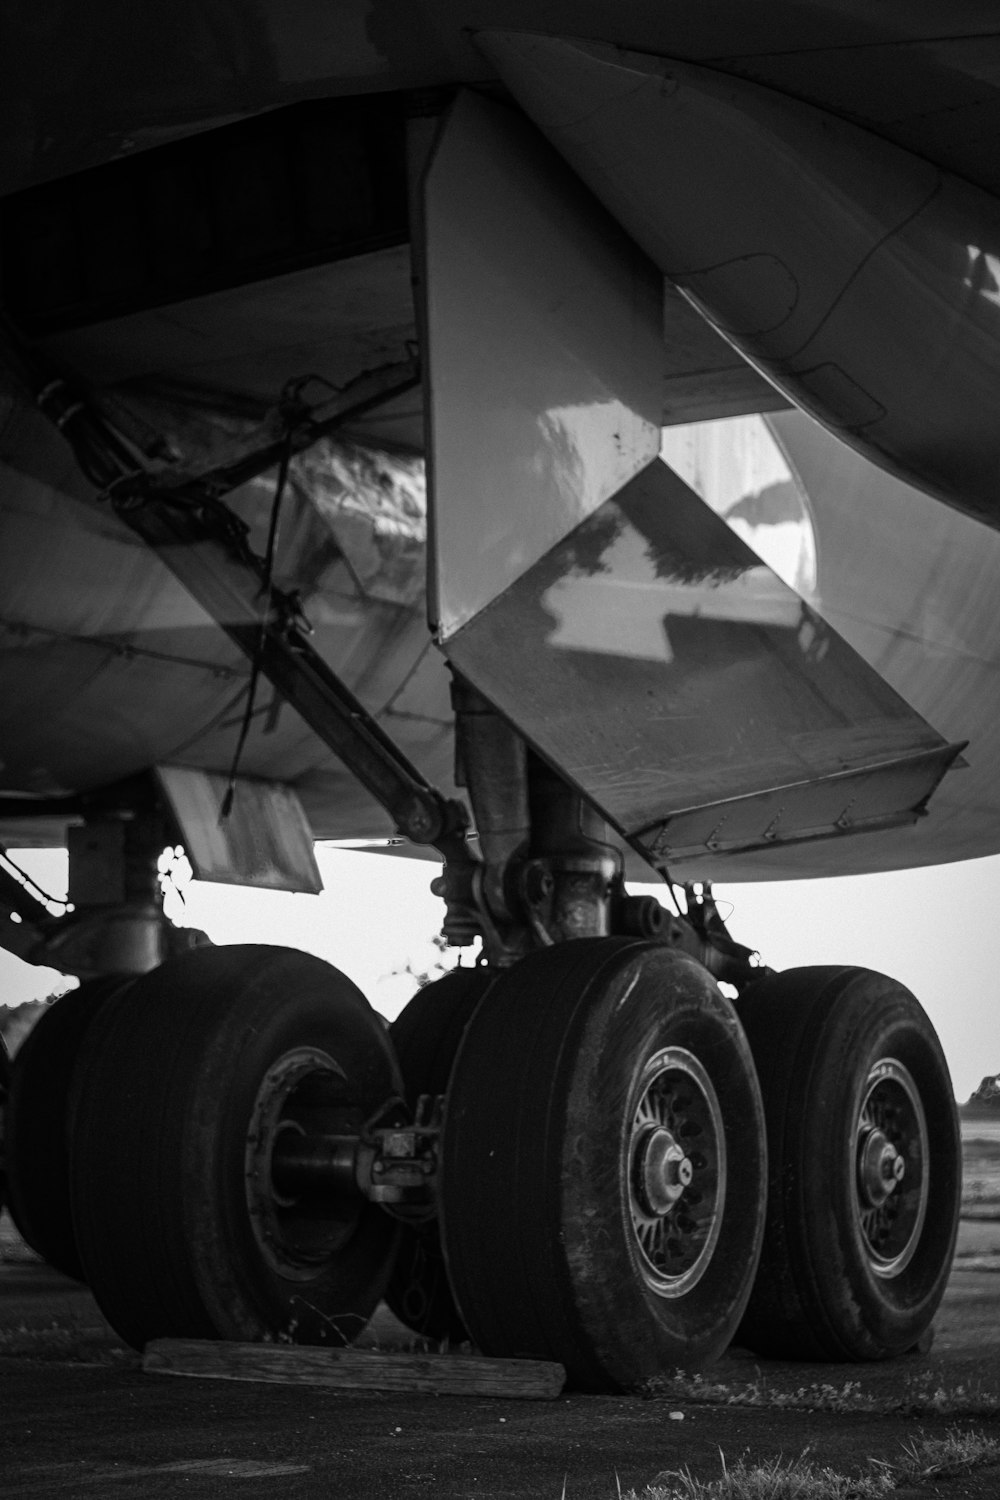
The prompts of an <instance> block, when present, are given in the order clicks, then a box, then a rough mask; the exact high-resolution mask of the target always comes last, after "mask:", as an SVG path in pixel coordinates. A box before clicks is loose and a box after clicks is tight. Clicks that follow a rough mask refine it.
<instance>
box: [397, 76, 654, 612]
mask: <svg viewBox="0 0 1000 1500" xmlns="http://www.w3.org/2000/svg"><path fill="white" fill-rule="evenodd" d="M424 220H425V222H424V245H425V250H424V267H423V273H424V278H425V341H426V347H427V374H428V379H427V382H426V385H427V390H428V405H429V418H428V422H429V433H428V437H429V441H428V445H427V446H428V453H429V455H430V466H431V468H430V477H431V492H432V503H431V564H430V567H431V576H430V590H429V597H430V610H431V616H432V623H433V624H434V626H435V628H436V629H437V631H438V632H439V635H440V638H441V639H442V640H443V641H446V640H447V639H448V638H449V637H450V636H452V635H453V634H454V633H455V631H456V630H458V629H460V628H461V627H462V626H463V625H465V624H466V623H467V622H468V621H469V620H471V619H472V618H473V617H474V616H475V615H477V614H478V613H479V611H480V610H482V609H483V608H484V607H485V606H486V605H488V604H489V603H491V601H492V600H494V599H495V598H497V597H498V595H500V594H501V593H503V591H504V590H505V589H506V588H507V587H508V586H509V585H510V584H512V583H514V582H515V581H516V580H517V579H518V578H520V577H521V576H522V575H523V574H524V573H525V572H526V571H527V569H529V568H530V567H531V566H532V565H533V564H534V563H537V562H538V560H539V559H540V558H541V557H542V556H543V555H544V554H545V553H546V552H548V551H549V550H550V548H552V547H553V546H555V545H556V544H557V543H558V542H560V541H562V540H563V538H564V537H565V536H566V535H567V534H568V533H569V532H570V531H572V530H573V529H574V527H576V526H577V525H579V523H580V522H581V521H583V520H585V519H586V517H588V516H589V515H591V514H592V513H593V512H594V511H596V510H597V509H598V507H599V506H601V505H602V504H603V503H604V502H605V501H606V500H608V499H610V497H611V496H612V495H614V494H615V493H616V492H617V491H618V490H620V489H621V488H622V486H623V485H625V484H627V483H628V481H629V480H630V479H632V478H633V477H634V476H635V475H636V474H638V473H639V472H641V470H643V469H644V468H646V466H647V465H648V464H650V463H652V462H653V461H654V459H655V458H656V457H657V454H658V452H659V445H660V419H661V414H662V410H663V393H662V385H663V367H664V353H663V281H662V277H661V275H660V273H659V272H658V271H657V270H656V269H655V267H654V266H653V265H652V263H651V262H650V261H648V260H647V259H646V257H645V256H644V255H643V254H642V253H641V252H640V251H639V250H637V249H636V247H635V246H634V244H633V243H632V242H631V240H629V239H628V238H627V237H626V236H625V235H624V233H623V232H622V231H621V230H620V229H619V228H618V226H617V224H615V223H614V221H613V220H612V219H611V218H610V216H609V215H608V214H607V213H606V212H605V210H604V209H602V208H601V207H600V205H599V204H598V203H597V202H596V200H594V199H592V198H591V197H590V196H589V194H588V193H587V191H586V190H585V189H584V188H583V187H582V186H581V185H580V184H579V183H578V182H577V180H576V179H575V177H574V176H573V175H572V174H571V173H570V172H569V170H568V169H567V168H566V166H565V165H564V164H563V163H562V162H561V161H560V159H559V158H558V157H557V156H556V155H555V153H554V152H553V151H552V149H551V148H550V147H549V146H548V144H547V143H546V142H545V141H544V139H543V138H542V137H541V136H540V135H539V134H538V133H537V132H536V131H535V130H534V127H532V126H531V125H529V124H528V123H527V122H526V121H525V120H523V119H522V118H521V117H519V116H518V115H515V114H513V113H512V112H511V111H509V110H508V109H506V108H504V107H502V106H500V105H497V104H493V103H491V102H489V101H487V100H485V99H482V98H479V97H478V96H477V95H474V94H464V95H461V96H460V97H459V99H458V101H457V103H456V105H455V107H454V109H453V111H452V113H451V115H450V116H449V118H448V120H447V122H446V124H445V126H444V128H443V132H442V134H441V137H440V139H439V141H438V145H437V148H436V151H435V153H434V157H433V160H432V161H431V164H430V167H429V169H428V172H427V175H426V180H425V190H424Z"/></svg>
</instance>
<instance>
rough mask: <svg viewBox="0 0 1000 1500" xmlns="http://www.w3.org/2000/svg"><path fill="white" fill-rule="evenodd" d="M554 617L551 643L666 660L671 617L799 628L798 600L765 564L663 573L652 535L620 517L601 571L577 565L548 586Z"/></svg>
mask: <svg viewBox="0 0 1000 1500" xmlns="http://www.w3.org/2000/svg"><path fill="white" fill-rule="evenodd" d="M542 604H543V607H544V608H545V610H546V612H547V613H548V614H550V615H552V616H553V617H554V618H555V620H556V628H555V630H554V631H553V633H552V634H551V635H550V636H549V642H548V643H549V644H550V645H552V646H561V647H563V648H564V649H565V650H570V651H593V652H600V653H602V654H607V655H613V656H630V657H639V658H642V659H644V660H647V661H659V662H671V661H673V659H674V651H673V648H672V646H671V642H670V633H669V629H670V617H671V616H673V617H674V618H677V617H680V618H685V619H704V620H729V621H740V622H742V623H744V624H752V625H770V626H774V625H778V626H784V627H785V628H787V629H793V630H796V629H798V628H799V626H800V624H801V620H802V606H801V603H800V601H799V599H798V598H797V597H796V595H795V594H793V593H791V592H789V591H788V590H787V589H786V588H785V587H784V586H783V585H782V584H781V583H780V582H779V581H778V580H777V579H776V578H775V577H774V575H773V573H771V572H770V570H769V569H768V568H762V567H756V568H747V569H745V570H744V571H743V572H741V573H736V574H735V575H734V573H733V572H732V570H731V569H730V570H726V571H725V572H724V573H720V574H718V575H713V574H711V573H709V574H703V575H701V576H699V577H697V578H695V579H693V580H687V579H682V578H669V577H666V578H664V577H662V576H660V575H658V573H657V567H656V561H655V558H654V556H653V554H652V550H651V548H650V545H649V540H648V538H646V537H645V536H643V535H642V534H641V533H640V532H639V531H637V530H635V529H634V528H633V527H632V526H630V525H628V524H627V523H624V524H623V526H622V528H621V529H620V530H619V531H618V533H617V534H616V535H615V537H614V539H613V540H612V541H611V542H610V544H609V545H608V546H607V547H606V548H605V550H604V552H603V554H602V556H601V571H600V572H598V573H591V572H583V571H581V570H579V569H576V568H574V569H573V570H572V571H571V572H569V573H567V574H566V575H565V576H564V577H563V578H560V579H559V580H558V582H557V583H554V584H553V585H552V586H551V588H549V589H547V590H546V591H545V594H544V596H543V598H542Z"/></svg>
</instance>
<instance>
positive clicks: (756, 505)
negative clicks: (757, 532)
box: [726, 479, 804, 526]
mask: <svg viewBox="0 0 1000 1500" xmlns="http://www.w3.org/2000/svg"><path fill="white" fill-rule="evenodd" d="M803 519H804V509H803V505H802V498H801V496H800V495H799V492H798V490H797V489H796V488H795V485H794V483H793V481H792V480H791V479H779V480H776V481H775V482H774V484H767V485H765V486H764V488H763V489H762V490H756V491H755V492H754V493H753V494H752V495H741V496H740V498H739V500H737V501H736V503H735V505H731V506H730V507H729V509H728V510H727V511H726V520H727V521H745V522H746V524H747V525H748V526H784V525H787V524H788V523H789V522H793V523H801V522H802V520H803Z"/></svg>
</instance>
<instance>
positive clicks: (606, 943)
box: [0, 0, 1000, 1391]
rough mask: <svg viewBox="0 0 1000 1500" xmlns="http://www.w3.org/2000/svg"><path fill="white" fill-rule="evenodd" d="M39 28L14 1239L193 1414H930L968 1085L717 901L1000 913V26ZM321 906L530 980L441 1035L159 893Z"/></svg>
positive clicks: (513, 8)
mask: <svg viewBox="0 0 1000 1500" xmlns="http://www.w3.org/2000/svg"><path fill="white" fill-rule="evenodd" d="M5 24H6V26H7V28H8V33H9V35H8V39H7V44H6V45H5V47H4V49H3V54H2V55H3V56H4V57H5V58H6V59H7V70H6V77H5V88H4V93H3V105H2V108H3V110H4V111H5V114H6V123H7V129H6V131H5V132H4V146H3V158H2V166H0V178H2V181H0V186H2V191H3V214H2V220H0V244H2V251H0V265H2V304H3V324H2V351H0V352H2V361H0V364H2V371H3V375H2V379H3V396H2V399H3V402H4V423H3V428H2V433H0V463H2V466H3V468H2V475H0V525H2V538H3V545H2V551H0V578H2V592H0V600H2V619H0V685H2V701H3V723H2V727H0V831H2V837H3V841H4V847H5V850H6V851H7V852H6V853H5V855H4V869H3V871H2V872H0V910H2V912H3V914H4V919H3V921H2V924H0V943H2V944H3V945H4V946H5V947H6V948H8V949H9V950H10V951H12V952H14V953H16V954H18V955H19V956H22V957H24V958H26V959H27V960H28V961H29V962H36V963H46V964H51V965H53V966H55V967H57V968H60V969H62V970H63V972H65V973H67V974H71V975H75V976H77V977H78V978H79V979H80V980H81V981H82V982H81V984H80V986H79V988H77V989H76V990H73V991H71V992H70V993H69V994H68V995H67V996H65V997H64V998H63V999H61V1000H60V1001H59V1002H58V1003H57V1004H56V1005H54V1006H52V1007H50V1008H49V1010H48V1011H47V1012H46V1014H45V1015H44V1016H43V1018H42V1020H41V1021H40V1022H39V1023H38V1025H37V1026H36V1027H35V1029H34V1030H33V1032H32V1033H31V1035H30V1036H29V1038H28V1039H27V1041H26V1042H25V1043H24V1044H23V1046H22V1048H21V1049H20V1051H19V1052H18V1054H17V1057H16V1059H15V1061H14V1064H13V1066H12V1068H11V1069H10V1078H9V1082H8V1084H7V1085H6V1104H5V1108H4V1117H3V1118H4V1149H5V1172H6V1193H7V1196H8V1198H9V1201H10V1206H11V1209H12V1212H13V1214H14V1217H15V1220H16V1222H17V1224H18V1226H19V1228H20V1229H21V1231H22V1233H23V1234H24V1237H25V1238H26V1239H27V1240H28V1242H29V1243H30V1244H32V1245H34V1246H35V1248H36V1249H37V1250H39V1252H40V1253H42V1254H43V1255H44V1256H45V1257H46V1258H47V1259H48V1260H50V1261H51V1262H52V1263H53V1264H54V1265H56V1266H59V1267H61V1268H62V1269H64V1270H66V1271H68V1272H69V1273H70V1274H72V1275H76V1276H77V1277H79V1278H80V1279H83V1280H85V1281H86V1282H88V1283H89V1285H90V1286H91V1288H92V1290H93V1292H94V1295H95V1297H96V1299H97V1301H98V1304H99V1305H100V1307H101V1309H102V1311H103V1312H104V1314H105V1316H106V1317H107V1318H108V1320H109V1321H110V1323H111V1324H112V1325H113V1327H114V1328H115V1329H116V1330H117V1332H118V1333H119V1334H120V1336H121V1337H122V1338H124V1339H125V1340H127V1341H128V1342H130V1343H131V1344H133V1345H134V1346H135V1347H142V1346H143V1345H144V1344H145V1343H146V1342H148V1341H149V1340H150V1339H154V1338H158V1337H171V1336H172V1337H186V1338H201V1339H224V1340H237V1341H242V1340H262V1339H263V1340H284V1341H291V1342H306V1343H320V1344H323V1343H325V1344H328V1345H330V1346H332V1347H336V1346H339V1345H342V1344H343V1343H345V1342H348V1341H349V1340H350V1339H351V1338H352V1337H354V1336H355V1335H356V1334H357V1332H359V1331H360V1329H361V1328H362V1327H363V1326H364V1325H365V1323H366V1322H367V1320H368V1319H369V1318H370V1316H371V1314H372V1312H373V1310H374V1309H375V1307H376V1306H377V1304H378V1303H379V1301H380V1300H381V1299H382V1298H383V1297H385V1298H386V1299H387V1300H388V1302H389V1305H390V1307H392V1309H393V1310H394V1312H396V1314H397V1315H398V1316H399V1317H400V1318H401V1319H402V1320H403V1321H404V1322H405V1323H407V1324H408V1325H409V1326H410V1327H411V1328H412V1329H414V1330H415V1332H416V1333H418V1334H420V1335H423V1336H425V1337H427V1338H430V1339H433V1340H439V1341H441V1340H448V1341H450V1342H452V1343H456V1342H461V1341H462V1340H465V1339H469V1340H470V1341H471V1342H472V1343H473V1344H474V1345H475V1346H476V1347H478V1348H479V1349H480V1350H482V1351H483V1352H484V1353H486V1354H489V1355H494V1356H497V1357H505V1358H534V1359H548V1360H554V1361H557V1362H559V1363H561V1364H562V1365H563V1366H564V1367H565V1369H566V1371H567V1375H568V1378H569V1380H570V1382H571V1383H572V1384H573V1385H574V1386H575V1387H577V1388H580V1389H584V1390H597V1391H602V1390H611V1391H616V1390H631V1389H635V1388H636V1387H639V1386H641V1385H642V1384H643V1382H645V1381H648V1380H649V1379H650V1378H651V1377H652V1376H654V1375H656V1374H659V1373H661V1372H662V1371H664V1370H668V1371H672V1370H673V1369H675V1368H676V1367H678V1366H681V1367H695V1368H696V1367H700V1366H702V1365H704V1364H706V1363H708V1362H710V1361H711V1360H712V1359H714V1358H715V1357H717V1356H718V1355H719V1354H720V1353H721V1352H722V1351H723V1350H724V1349H725V1348H726V1347H727V1346H728V1345H729V1344H730V1343H732V1342H733V1341H737V1342H739V1343H741V1344H743V1345H745V1346H746V1347H749V1348H750V1349H752V1350H753V1351H755V1352H756V1353H757V1354H758V1355H760V1356H763V1357H776V1356H786V1357H794V1358H808V1359H820V1360H829V1361H837V1360H841V1361H842V1360H862V1359H873V1360H874V1359H886V1358H890V1357H893V1356H896V1355H899V1354H902V1353H904V1352H906V1351H908V1350H911V1349H914V1348H918V1349H926V1348H927V1347H928V1344H929V1340H930V1338H931V1336H932V1331H933V1319H934V1315H935V1312H936V1310H937V1307H938V1305H939V1303H940V1299H941V1296H942V1295H943V1291H944V1287H945V1284H946V1281H947V1277H948V1274H949V1269H950V1263H951V1257H952V1253H953V1249H954V1242H955V1234H956V1229H957V1219H958V1206H959V1191H960V1162H959V1138H958V1125H957V1117H956V1110H955V1104H954V1098H953V1093H952V1089H951V1084H950V1080H949V1078H948V1071H947V1066H946V1063H945V1060H944V1057H943V1054H942V1052H941V1048H940V1045H939V1043H938V1041H937V1038H936V1036H935V1034H934V1032H933V1029H932V1027H931V1025H930V1023H929V1021H928V1019H927V1017H926V1015H925V1013H924V1012H923V1010H922V1008H921V1006H920V1004H919V1001H918V1000H917V999H916V998H915V997H914V996H913V995H912V994H910V993H909V991H907V990H906V989H904V988H903V986H901V985H900V984H898V983H897V982H895V981H894V980H892V979H891V978H888V977H886V976H883V975H878V974H875V973H872V972H870V971H868V970H864V969H861V968H858V967H852V966H851V965H850V963H849V957H845V963H844V965H843V966H842V967H830V966H817V967H811V968H802V969H794V970H790V971H786V972H784V973H775V972H773V971H771V970H770V969H768V968H767V967H766V966H765V965H764V964H763V963H762V962H761V960H760V958H759V956H758V955H757V954H755V953H753V952H751V951H750V950H749V949H747V948H745V947H743V946H741V945H740V944H738V943H736V942H734V941H733V940H732V938H731V937H730V935H729V934H728V932H727V930H726V928H725V924H724V922H723V921H722V918H721V916H720V914H719V912H718V910H717V908H716V906H715V903H714V901H713V898H712V882H713V881H716V880H721V879H725V880H726V881H738V880H768V879H771V880H774V879H789V878H796V879H799V878H802V879H805V878H810V877H816V876H820V875H830V874H852V873H863V872H872V871H880V870H891V869H901V868H907V867H911V866H916V865H928V864H937V863H942V862H946V861H950V860H957V859H964V858H970V857H974V856H977V855H985V854H992V853H995V852H997V851H998V850H1000V798H998V796H997V792H996V783H995V777H994V776H993V774H992V768H993V766H994V765H995V764H996V760H997V756H998V753H1000V716H998V715H997V714H996V713H995V711H994V705H993V697H994V692H993V685H994V681H995V672H996V663H997V660H998V658H1000V642H998V640H997V632H998V628H1000V627H998V625H997V621H996V610H995V604H994V593H995V579H996V578H997V576H998V571H1000V537H998V535H997V530H998V525H1000V505H998V501H997V486H996V477H997V472H998V464H1000V452H998V443H997V437H996V432H997V427H996V422H995V417H994V413H993V410H992V398H991V396H990V394H989V393H990V391H991V390H995V388H996V366H997V361H998V358H1000V354H998V351H1000V339H998V333H1000V211H998V208H997V192H998V188H1000V182H998V180H997V169H996V165H995V153H994V152H992V151H991V149H990V142H991V134H992V127H991V125H990V121H991V120H993V119H994V118H995V117H996V113H997V109H998V96H997V88H996V83H995V73H996V69H995V66H994V63H993V58H994V54H995V53H996V51H997V46H998V39H1000V28H998V27H997V25H996V23H995V21H994V19H993V18H992V17H989V16H987V17H986V19H985V20H984V17H983V14H982V11H981V8H980V7H976V6H973V5H964V4H960V5H958V6H955V5H954V4H950V5H949V6H947V7H945V6H944V5H943V4H940V3H936V0H926V3H924V4H922V5H921V6H919V7H914V6H912V5H903V4H901V3H898V0H889V3H888V4H885V5H882V6H880V7H879V8H878V10H877V12H876V11H873V10H872V8H871V7H870V6H866V7H862V6H861V5H859V4H857V3H856V0H825V3H824V4H822V5H819V4H816V3H813V0H794V3H792V0H783V3H775V4H767V5H764V6H757V7H753V8H747V7H743V6H737V5H733V4H731V3H729V0H699V3H698V4H697V5H694V4H690V3H687V0H675V3H670V4H663V5H656V6H652V5H648V4H645V3H641V0H621V3H619V4H617V5H614V6H611V5H607V4H603V3H597V0H589V3H587V4H582V5H581V4H576V5H568V4H565V3H563V0H544V3H539V0H536V3H535V4H533V5H531V6H527V5H525V4H523V3H519V0H438V3H436V4H429V3H414V4H411V5H409V6H406V7H400V6H396V5H393V4H390V3H386V0H338V3H336V4H331V5H326V6H315V5H312V4H309V3H306V0H298V3H282V4H279V3H276V0H255V3H254V4H251V5H246V4H244V5H241V6H239V7H238V8H236V7H233V6H230V5H228V4H225V3H223V0H204V3H202V4H199V5H177V6H171V7H166V8H161V9H160V10H159V11H158V12H157V13H156V14H150V15H149V16H144V18H143V20H142V23H141V26H138V25H137V24H136V23H135V21H134V18H132V17H131V15H129V16H127V17H126V16H125V14H124V12H121V11H120V10H119V9H118V8H117V7H113V6H110V5H105V4H101V5H96V6H92V7H88V8H87V9H86V10H79V9H73V8H66V7H60V6H57V5H55V4H53V3H51V0H40V3H37V0H36V4H35V5H34V6H33V7H32V9H31V14H30V17H29V16H28V14H27V12H26V11H22V10H21V9H20V8H15V13H14V14H13V15H9V16H8V17H7V19H6V23H5ZM318 839H323V840H334V841H341V842H345V843H353V844H358V845H362V846H369V847H380V848H384V849H385V851H386V853H387V855H388V856H392V855H404V856H413V857H423V858H430V859H433V860H436V861H437V862H438V863H439V864H441V865H442V870H441V873H440V875H439V876H438V877H437V878H436V880H435V884H434V888H435V890H436V892H437V893H438V894H440V895H441V896H442V897H443V898H444V901H445V905H446V918H445V924H444V929H443V931H444V935H445V937H446V938H447V940H448V942H449V943H450V944H451V945H452V946H454V947H456V948H459V949H462V948H466V947H470V946H472V945H478V950H477V952H478V957H477V958H476V960H475V962H474V963H472V964H471V966H467V967H458V968H455V969H454V970H452V971H451V972H449V973H448V974H446V975H445V976H444V977H443V978H441V979H439V980H437V981H436V982H434V983H432V984H430V985H427V986H426V987H424V988H423V989H421V990H420V991H419V992H418V994H417V995H416V996H415V998H414V999H413V1000H412V1001H411V1003H410V1004H409V1005H408V1006H407V1007H406V1008H405V1010H404V1011H403V1012H402V1014H401V1016H400V1017H399V1018H398V1019H397V1020H396V1021H395V1022H394V1023H393V1024H392V1026H391V1027H389V1028H388V1029H387V1028H386V1027H385V1026H384V1025H383V1023H382V1022H381V1020H380V1019H379V1018H378V1017H377V1016H375V1014H374V1012H373V1011H372V1009H371V1007H370V1006H369V1005H368V1002H367V1000H366V999H365V997H364V996H363V995H362V994H361V993H360V991H359V990H358V989H357V988H356V986H354V985H353V984H352V983H351V981H350V980H348V979H347V978H346V976H344V975H342V974H340V973H339V972H338V971H337V970H336V969H334V968H332V967H331V966H330V965H327V964H324V963H322V962H321V961H320V960H318V959H315V958H313V957H311V956H309V955H306V954H302V953H297V952H295V951H293V950H290V949H287V948H282V947H279V946H270V945H268V944H267V943H266V942H262V943H260V944H254V945H238V946H234V947H228V948H227V947H220V948H215V947H212V946H211V945H210V944H208V943H207V942H206V941H202V940H201V938H200V935H199V934H197V933H193V932H191V931H190V930H187V929H179V928H175V927H173V926H172V925H171V924H170V923H168V922H167V921H166V920H165V918H164V916H163V911H162V902H161V895H162V890H161V887H162V878H161V874H162V857H163V851H164V849H176V848H178V847H183V849H184V850H185V852H186V854H187V856H188V858H189V859H190V862H191V864H192V867H193V868H194V870H195V873H196V874H197V875H198V876H199V877H201V878H204V879H210V880H211V879H214V880H224V881H233V882H237V883H239V882H243V883H246V884H257V885H262V886H271V887H274V888H278V889H290V890H299V891H315V890H316V889H318V874H317V870H316V866H315V862H314V857H313V853H312V845H313V841H314V840H318ZM63 843H65V844H66V846H67V847H68V850H69V901H68V903H67V904H65V905H64V906H62V907H60V906H59V904H58V903H53V902H52V901H50V900H48V899H47V898H46V896H45V893H44V892H41V891H38V890H33V889H32V888H31V887H30V884H29V883H26V881H25V880H24V879H23V878H21V877H20V876H19V875H18V873H17V868H16V851H17V848H18V847H28V846H33V845H37V844H63ZM654 876H655V877H657V878H659V879H660V880H661V881H662V890H663V900H662V901H661V900H657V899H655V898H653V897H651V896H648V895H637V894H630V893H629V891H628V886H627V883H626V882H627V880H633V881H634V880H636V879H638V880H646V881H648V880H650V879H651V878H653V877H654ZM391 922H392V912H391V910H387V911H380V912H377V913H373V915H372V924H371V937H372V942H373V943H377V942H378V940H379V932H380V930H384V926H383V924H390V925H391ZM261 936H262V938H266V934H262V935H261ZM945 940H946V939H945V937H944V935H942V941H945ZM849 946H850V934H849V933H845V953H846V950H848V949H849Z"/></svg>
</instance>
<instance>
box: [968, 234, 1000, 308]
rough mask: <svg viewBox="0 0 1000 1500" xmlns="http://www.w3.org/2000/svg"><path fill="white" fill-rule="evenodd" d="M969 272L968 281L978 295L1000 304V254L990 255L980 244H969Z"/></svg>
mask: <svg viewBox="0 0 1000 1500" xmlns="http://www.w3.org/2000/svg"><path fill="white" fill-rule="evenodd" d="M966 249H967V251H968V255H969V274H968V276H967V277H966V278H965V279H966V283H967V284H968V285H969V286H970V287H971V288H972V290H973V291H974V292H975V293H976V295H977V296H978V297H985V298H986V300H987V302H992V303H994V304H995V305H997V306H1000V256H996V255H990V254H989V253H988V251H986V250H981V249H980V248H979V246H978V245H967V246H966Z"/></svg>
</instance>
